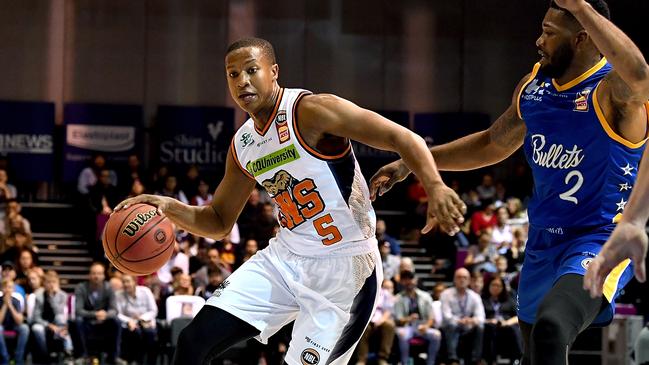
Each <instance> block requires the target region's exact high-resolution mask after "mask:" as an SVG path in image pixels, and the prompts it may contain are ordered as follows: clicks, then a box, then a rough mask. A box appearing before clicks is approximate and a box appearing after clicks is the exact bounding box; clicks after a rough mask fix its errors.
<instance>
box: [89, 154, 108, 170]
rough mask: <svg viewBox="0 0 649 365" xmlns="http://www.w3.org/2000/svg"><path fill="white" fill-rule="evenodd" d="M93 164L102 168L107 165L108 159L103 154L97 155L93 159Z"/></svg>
mask: <svg viewBox="0 0 649 365" xmlns="http://www.w3.org/2000/svg"><path fill="white" fill-rule="evenodd" d="M92 164H93V166H94V167H95V168H98V169H101V168H103V167H104V166H106V159H105V158H104V156H102V155H97V156H95V159H94V160H92Z"/></svg>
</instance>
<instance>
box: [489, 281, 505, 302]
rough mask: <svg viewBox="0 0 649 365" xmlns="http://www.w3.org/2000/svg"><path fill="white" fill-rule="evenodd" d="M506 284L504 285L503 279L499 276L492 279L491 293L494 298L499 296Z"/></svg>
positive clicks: (490, 284)
mask: <svg viewBox="0 0 649 365" xmlns="http://www.w3.org/2000/svg"><path fill="white" fill-rule="evenodd" d="M504 288H505V286H504V285H503V281H502V280H501V279H500V278H499V277H495V278H494V279H493V280H491V283H489V295H490V296H491V297H492V298H498V296H499V295H500V293H502V292H503V290H504Z"/></svg>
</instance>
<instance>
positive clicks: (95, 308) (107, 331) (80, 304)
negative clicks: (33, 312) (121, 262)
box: [69, 262, 123, 364]
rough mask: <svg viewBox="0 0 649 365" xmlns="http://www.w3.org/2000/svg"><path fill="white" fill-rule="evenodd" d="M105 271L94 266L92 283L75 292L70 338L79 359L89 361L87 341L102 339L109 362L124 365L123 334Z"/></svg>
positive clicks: (89, 281) (91, 275) (97, 265)
mask: <svg viewBox="0 0 649 365" xmlns="http://www.w3.org/2000/svg"><path fill="white" fill-rule="evenodd" d="M105 270H106V269H105V267H104V265H103V264H102V263H99V262H95V263H93V264H92V266H90V273H89V275H88V276H89V280H88V281H86V282H82V283H79V284H78V285H77V287H76V288H75V290H74V296H75V316H76V318H75V319H74V321H72V322H71V323H70V324H69V328H70V334H71V335H72V341H73V343H74V351H75V355H76V357H82V358H87V356H88V343H87V340H88V339H89V338H91V337H94V338H97V337H99V338H101V339H102V343H103V344H104V345H105V347H106V351H107V352H108V362H109V363H111V364H115V363H116V362H118V363H123V360H121V359H119V353H120V343H121V333H122V331H121V327H120V325H119V322H118V319H117V305H116V303H115V293H114V292H113V290H112V289H111V287H110V285H109V284H108V283H107V282H106V281H105V278H106V274H105Z"/></svg>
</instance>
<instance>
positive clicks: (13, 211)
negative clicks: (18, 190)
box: [5, 200, 22, 217]
mask: <svg viewBox="0 0 649 365" xmlns="http://www.w3.org/2000/svg"><path fill="white" fill-rule="evenodd" d="M21 209H22V207H21V206H20V203H18V202H17V201H15V200H10V201H8V202H7V206H6V207H5V212H6V215H7V216H8V217H13V216H14V215H17V214H19V213H20V211H21Z"/></svg>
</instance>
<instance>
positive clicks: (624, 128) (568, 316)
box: [370, 0, 649, 365]
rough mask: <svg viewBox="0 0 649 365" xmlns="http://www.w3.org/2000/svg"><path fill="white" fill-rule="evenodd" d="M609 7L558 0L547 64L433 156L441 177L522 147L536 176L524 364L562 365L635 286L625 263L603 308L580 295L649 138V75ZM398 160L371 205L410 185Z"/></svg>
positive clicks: (548, 20) (383, 175)
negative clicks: (488, 119)
mask: <svg viewBox="0 0 649 365" xmlns="http://www.w3.org/2000/svg"><path fill="white" fill-rule="evenodd" d="M608 18H609V10H608V6H607V4H606V2H605V1H604V0H588V1H586V0H555V1H553V2H551V5H550V8H549V10H548V12H547V13H546V15H545V18H544V19H543V24H542V29H543V32H542V34H541V36H540V37H539V38H538V40H537V42H536V45H537V47H538V49H539V54H540V56H541V60H540V61H539V62H538V63H537V64H536V65H534V67H533V70H532V72H531V73H530V74H528V75H526V76H525V77H523V79H522V80H521V82H520V83H519V84H518V86H517V87H516V89H515V92H514V95H513V98H512V104H511V106H510V107H509V108H508V109H507V110H506V111H505V112H504V113H503V114H502V115H501V116H500V117H499V118H498V119H497V120H496V122H495V123H494V124H493V125H492V126H491V127H490V128H489V129H488V130H485V131H482V132H478V133H475V134H472V135H469V136H466V137H464V138H461V139H459V140H457V141H453V142H450V143H447V144H445V145H441V146H435V147H433V148H431V152H432V154H433V156H434V158H435V161H436V162H437V164H438V168H439V169H441V170H453V171H460V170H471V169H476V168H480V167H484V166H488V165H492V164H495V163H497V162H500V161H502V160H503V159H505V158H507V157H508V156H510V155H511V154H512V153H513V152H514V151H516V150H517V149H518V148H519V147H520V146H524V151H525V155H526V158H527V160H528V162H529V164H530V166H531V167H532V172H533V177H534V191H533V197H532V200H531V201H530V204H529V211H528V215H529V217H530V232H529V239H528V242H527V249H526V254H525V261H524V263H523V268H522V273H521V281H520V285H519V298H518V299H519V319H520V325H521V330H522V332H523V339H524V342H525V355H524V357H523V363H524V364H529V363H531V364H543V365H546V364H565V363H566V362H567V358H568V357H567V351H568V349H569V348H570V345H571V344H572V342H573V341H574V339H575V338H576V336H577V335H578V334H579V332H581V331H582V330H584V329H585V328H587V327H588V326H590V325H605V324H607V323H608V322H610V320H611V318H612V315H613V308H614V300H615V297H616V296H617V295H618V293H619V290H620V288H622V287H623V286H624V285H625V284H626V283H627V282H628V281H629V280H630V278H631V277H632V275H633V272H632V264H631V263H630V261H629V260H627V261H624V262H622V263H621V264H620V265H618V266H617V267H616V268H615V269H614V270H612V271H611V273H610V274H609V275H608V277H607V279H606V280H605V282H604V284H603V294H604V295H603V297H597V298H591V297H590V295H588V293H587V292H586V291H584V290H582V278H583V275H584V273H585V272H586V269H587V267H588V264H589V263H590V262H591V261H592V260H593V258H594V257H595V256H596V255H597V253H598V252H599V251H600V250H601V248H602V245H603V244H604V243H605V242H606V240H607V238H608V237H609V235H610V233H611V232H612V231H613V229H614V227H615V222H617V220H618V219H619V218H620V217H621V214H622V213H623V211H624V208H625V205H626V203H627V201H628V200H629V195H630V192H631V188H632V187H633V185H634V184H635V178H636V173H637V170H638V163H639V160H640V157H641V155H642V152H643V150H644V145H645V142H646V139H647V124H648V111H649V107H648V106H647V100H648V99H649V66H648V65H647V63H646V61H645V59H644V58H643V56H642V54H641V53H640V51H639V50H638V48H637V47H636V46H635V45H634V44H633V42H632V41H631V40H630V39H629V38H628V37H627V36H626V35H625V34H624V33H623V32H622V31H621V30H620V29H618V28H617V27H616V26H615V25H613V24H612V23H611V22H610V21H609V20H608ZM408 173H409V172H408V170H407V168H406V167H405V165H404V164H403V163H402V162H400V161H397V162H395V163H392V164H390V165H387V166H385V167H383V168H382V169H381V170H379V172H377V174H376V175H375V176H374V177H373V178H372V181H371V184H370V185H371V187H370V189H371V194H372V196H373V197H374V196H375V195H376V193H377V192H378V193H379V194H382V193H384V192H385V191H387V190H388V189H389V188H390V187H391V186H392V185H393V184H394V183H395V182H398V181H401V180H403V179H404V178H405V177H406V176H407V175H408Z"/></svg>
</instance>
